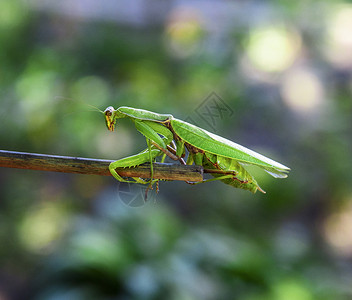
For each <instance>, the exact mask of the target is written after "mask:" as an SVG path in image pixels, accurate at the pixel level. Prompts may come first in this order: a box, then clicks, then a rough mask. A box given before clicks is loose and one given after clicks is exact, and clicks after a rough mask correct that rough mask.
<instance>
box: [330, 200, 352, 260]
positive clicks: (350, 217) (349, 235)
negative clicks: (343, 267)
mask: <svg viewBox="0 0 352 300" xmlns="http://www.w3.org/2000/svg"><path fill="white" fill-rule="evenodd" d="M347 203H348V204H347V205H345V206H344V207H343V208H342V209H341V210H340V211H339V212H335V213H333V214H331V215H330V216H329V217H328V218H327V220H326V222H325V224H324V235H325V238H326V240H327V241H328V243H329V244H330V245H331V246H332V247H333V249H334V250H335V251H336V252H337V253H338V254H340V255H342V256H352V201H351V200H350V201H348V202H347Z"/></svg>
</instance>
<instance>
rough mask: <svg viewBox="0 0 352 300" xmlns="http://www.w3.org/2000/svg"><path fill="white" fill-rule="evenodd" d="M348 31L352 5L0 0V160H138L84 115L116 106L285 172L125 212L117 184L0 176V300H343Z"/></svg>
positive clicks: (348, 234)
mask: <svg viewBox="0 0 352 300" xmlns="http://www.w3.org/2000/svg"><path fill="white" fill-rule="evenodd" d="M351 32H352V2H351V1H332V0H330V1H329V0H321V1H303V0H298V1H280V0H271V1H269V0H268V1H260V0H257V1H232V2H231V1H156V0H155V1H146V0H138V1H137V0H133V1H127V0H125V1H112V0H110V1H109V0H104V1H88V0H74V1H68V0H62V1H39V0H27V1H14V0H1V1H0V104H1V108H0V118H1V126H0V145H1V146H0V148H1V149H2V150H13V151H24V152H34V153H45V154H54V155H55V154H56V155H67V156H80V157H93V158H106V159H119V158H122V157H125V156H128V155H131V154H135V153H137V152H139V151H140V150H142V149H144V148H145V140H144V138H143V137H142V136H141V135H140V134H139V133H138V132H137V131H136V130H135V128H134V127H133V125H132V124H131V123H129V122H128V121H127V120H122V121H121V123H120V124H119V125H118V128H117V131H116V132H114V133H109V132H108V131H107V130H106V127H105V124H104V120H103V117H102V115H101V114H100V113H97V112H94V109H92V107H91V106H89V105H92V106H95V107H98V108H99V109H101V110H104V109H105V108H106V107H107V106H109V105H113V106H114V107H118V106H122V105H127V106H132V107H137V108H144V109H148V110H152V111H156V112H160V113H171V114H173V115H174V116H175V117H177V118H180V119H187V120H192V121H194V122H195V123H197V124H198V125H199V126H201V127H204V128H205V129H208V130H211V131H215V132H216V133H217V134H219V135H222V136H224V137H227V138H229V139H231V140H233V141H236V142H238V143H240V144H242V145H244V146H247V147H249V148H251V149H253V150H255V151H258V152H260V153H262V154H264V155H267V156H269V157H271V158H273V159H275V160H277V161H279V162H281V163H283V164H285V165H287V166H289V167H291V169H292V171H291V173H290V175H289V177H288V178H287V179H284V180H279V179H273V178H271V176H269V175H267V174H264V172H261V171H260V170H259V171H258V170H253V172H254V173H255V175H256V178H257V181H258V182H259V184H260V185H261V187H262V188H263V189H264V190H266V191H267V194H265V195H264V194H260V193H257V194H255V195H254V194H251V193H250V192H248V191H243V190H238V189H234V188H232V187H230V186H227V185H225V184H223V183H221V182H212V183H208V184H204V185H197V186H190V185H187V184H186V183H184V182H162V183H160V192H159V194H158V195H156V196H154V199H152V200H150V201H149V202H148V203H147V204H146V205H142V204H143V202H141V201H140V200H141V198H140V199H139V201H140V202H139V203H137V204H136V205H126V203H125V201H122V200H121V196H122V195H123V193H122V192H124V191H125V190H126V189H128V188H130V187H129V186H127V187H126V186H124V185H120V184H119V183H118V182H117V181H115V180H114V179H112V178H108V177H99V176H89V175H73V174H59V173H49V172H39V171H30V170H15V169H6V168H1V169H0V189H1V193H0V197H1V198H0V299H2V300H3V299H5V300H8V299H11V300H12V299H40V300H46V299H55V300H57V299H60V300H61V299H185V300H189V299H241V300H264V299H265V300H269V299H270V300H271V299H273V300H312V299H326V300H327V299H352V265H351V259H352V175H351V174H352V172H351V170H352V162H351V161H352V155H351V149H352V145H351V144H352V122H351V119H352V118H351V116H352V114H351V113H352V34H351ZM207 101H210V102H207ZM214 101H215V102H214ZM211 103H213V104H214V103H215V104H216V103H218V104H219V103H220V104H223V105H225V107H226V111H225V112H224V115H220V111H217V110H213V111H212V112H213V114H215V115H216V116H217V117H213V118H211V117H209V115H208V116H205V115H204V114H203V115H202V110H204V109H212V105H211ZM87 104H89V105H87ZM213 121H214V123H212V122H213ZM139 188H140V187H138V186H136V187H134V189H135V193H137V192H138V189H139ZM137 200H138V199H137Z"/></svg>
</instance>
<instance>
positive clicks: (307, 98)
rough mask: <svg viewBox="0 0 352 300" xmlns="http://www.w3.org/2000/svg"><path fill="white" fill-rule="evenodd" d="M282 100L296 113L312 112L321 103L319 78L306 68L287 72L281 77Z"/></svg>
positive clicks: (321, 86)
mask: <svg viewBox="0 0 352 300" xmlns="http://www.w3.org/2000/svg"><path fill="white" fill-rule="evenodd" d="M281 94H282V97H283V100H284V102H285V103H286V104H287V105H288V106H289V107H290V108H291V109H292V110H294V111H296V112H298V113H312V112H314V111H317V109H318V108H319V106H320V105H321V104H322V101H323V95H324V89H323V85H322V83H321V81H320V79H319V78H318V77H317V76H316V75H315V74H314V73H313V72H312V71H310V70H308V69H303V68H301V69H296V70H292V71H290V72H288V74H286V76H285V77H284V79H283V82H282V87H281Z"/></svg>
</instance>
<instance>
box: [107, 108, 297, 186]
mask: <svg viewBox="0 0 352 300" xmlns="http://www.w3.org/2000/svg"><path fill="white" fill-rule="evenodd" d="M103 114H104V117H105V122H106V126H107V128H108V129H109V131H114V129H115V126H116V123H117V120H118V119H121V118H128V119H130V120H131V121H132V122H133V123H134V125H135V127H136V129H137V130H138V131H139V132H140V133H141V134H142V135H144V136H145V138H146V141H147V146H148V148H147V149H145V150H144V151H142V152H140V153H138V154H136V155H132V156H129V157H126V158H123V159H120V160H117V161H115V162H112V163H111V164H110V165H109V170H110V172H111V174H112V175H113V176H114V177H115V178H116V179H117V180H118V181H121V182H135V183H142V184H148V183H149V184H150V187H151V186H152V184H153V183H155V182H157V181H158V179H153V162H154V161H155V159H156V158H157V157H159V156H162V160H161V162H164V159H165V157H166V156H169V157H170V158H172V159H173V160H178V161H180V162H181V163H183V164H187V165H192V164H193V163H194V164H196V165H200V166H203V167H204V168H205V169H208V170H209V173H211V175H212V176H213V177H214V178H211V179H207V180H204V181H202V182H209V181H214V180H220V181H221V182H223V183H225V184H228V185H231V186H233V187H235V188H241V189H244V190H249V191H251V192H253V193H255V192H256V191H257V190H259V191H260V192H262V193H265V191H264V190H263V189H262V188H261V187H260V186H259V185H258V183H257V181H256V180H255V179H254V177H253V176H252V175H251V174H250V173H249V172H248V171H247V170H246V169H245V167H244V166H246V165H254V166H257V167H259V168H261V169H263V170H264V171H265V172H267V173H269V174H270V175H271V176H273V177H275V178H286V177H287V173H288V172H289V171H290V168H288V167H286V166H284V165H283V164H280V163H278V162H276V161H274V160H272V159H270V158H268V157H265V156H263V155H261V154H259V153H257V152H254V151H252V150H250V149H248V148H245V147H243V146H241V145H239V144H236V143H234V142H232V141H230V140H227V139H225V138H223V137H221V136H218V135H216V134H214V133H211V132H208V131H207V130H205V129H202V128H200V127H197V126H195V125H193V124H190V123H187V122H185V121H182V120H179V119H176V118H174V117H173V116H172V115H170V114H158V113H155V112H151V111H147V110H143V109H137V108H132V107H127V106H121V107H119V108H117V109H114V108H113V107H112V106H109V107H107V108H106V109H105V111H104V112H103ZM186 149H187V150H188V157H187V161H186V162H185V161H184V160H183V157H185V152H186V151H185V150H186ZM145 162H150V167H151V178H150V180H148V181H146V180H143V179H141V178H133V180H127V179H124V178H122V177H121V176H120V175H119V174H118V173H117V172H116V170H115V169H116V168H121V167H123V168H127V167H134V166H137V165H140V164H142V163H145ZM202 182H200V183H202ZM193 184H194V183H193Z"/></svg>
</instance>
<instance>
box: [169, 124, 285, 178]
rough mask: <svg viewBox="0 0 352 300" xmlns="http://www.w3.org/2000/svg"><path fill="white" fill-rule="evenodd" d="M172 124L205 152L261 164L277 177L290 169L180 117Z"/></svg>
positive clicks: (246, 162) (182, 135)
mask: <svg viewBox="0 0 352 300" xmlns="http://www.w3.org/2000/svg"><path fill="white" fill-rule="evenodd" d="M171 125H172V128H173V130H174V131H175V133H176V134H177V135H178V136H179V137H180V138H181V139H182V140H184V141H186V142H187V143H189V144H190V145H192V146H194V147H196V148H199V149H201V150H203V151H205V152H209V153H212V154H215V155H220V156H224V157H228V158H231V159H235V160H237V161H238V162H240V163H242V164H251V165H256V166H259V167H261V168H262V169H264V170H265V171H266V172H267V173H269V174H270V175H271V176H273V177H276V178H285V177H287V174H285V173H287V172H288V171H289V170H290V168H288V167H286V166H284V165H282V164H280V163H278V162H276V161H274V160H272V159H270V158H268V157H266V156H264V155H261V154H259V153H257V152H254V151H252V150H250V149H248V148H246V147H243V146H241V145H239V144H236V143H234V142H232V141H230V140H227V139H225V138H223V137H221V136H218V135H216V134H214V133H211V132H209V131H206V130H204V129H202V128H199V127H197V126H195V125H192V124H190V123H187V122H184V121H181V120H178V119H171Z"/></svg>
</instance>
